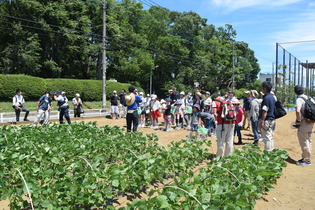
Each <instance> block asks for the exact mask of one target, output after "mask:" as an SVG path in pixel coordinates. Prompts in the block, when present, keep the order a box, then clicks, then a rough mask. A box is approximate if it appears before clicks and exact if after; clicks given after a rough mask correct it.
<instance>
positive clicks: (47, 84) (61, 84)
mask: <svg viewBox="0 0 315 210" xmlns="http://www.w3.org/2000/svg"><path fill="white" fill-rule="evenodd" d="M129 86H130V84H127V83H120V82H114V81H107V82H106V97H107V98H109V97H110V95H111V94H112V92H113V91H114V90H117V91H118V93H119V92H120V90H121V89H126V90H128V87H129ZM137 88H138V90H139V91H143V90H142V89H141V88H139V87H137ZM16 89H21V90H22V91H23V96H24V98H25V100H38V98H39V97H40V96H41V95H42V94H43V93H44V92H45V91H47V90H48V91H52V92H55V91H56V90H62V91H65V92H67V95H68V97H69V98H71V97H74V96H75V94H76V93H80V94H81V97H82V99H83V100H86V101H100V100H102V81H101V80H79V79H43V78H39V77H32V76H27V75H1V74H0V100H1V101H10V100H11V99H12V97H13V96H14V95H15V91H16Z"/></svg>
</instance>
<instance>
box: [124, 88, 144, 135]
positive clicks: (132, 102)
mask: <svg viewBox="0 0 315 210" xmlns="http://www.w3.org/2000/svg"><path fill="white" fill-rule="evenodd" d="M128 90H129V94H127V95H125V102H124V106H127V116H126V121H127V132H131V127H132V131H133V132H135V131H137V128H138V110H137V109H138V107H139V104H140V103H141V102H142V99H141V98H140V96H138V95H136V94H135V90H136V88H135V87H134V86H129V88H128Z"/></svg>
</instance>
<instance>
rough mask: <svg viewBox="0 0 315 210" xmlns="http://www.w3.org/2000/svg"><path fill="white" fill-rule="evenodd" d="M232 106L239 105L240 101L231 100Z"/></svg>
mask: <svg viewBox="0 0 315 210" xmlns="http://www.w3.org/2000/svg"><path fill="white" fill-rule="evenodd" d="M232 104H240V101H239V100H237V99H234V100H232Z"/></svg>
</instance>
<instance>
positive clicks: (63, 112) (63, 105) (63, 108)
mask: <svg viewBox="0 0 315 210" xmlns="http://www.w3.org/2000/svg"><path fill="white" fill-rule="evenodd" d="M60 93H61V94H60ZM54 98H55V100H56V101H58V106H59V109H58V111H59V123H60V124H63V117H65V118H66V120H67V122H68V124H71V120H70V116H69V105H68V98H67V97H66V92H61V91H60V90H57V91H56V95H55V96H54Z"/></svg>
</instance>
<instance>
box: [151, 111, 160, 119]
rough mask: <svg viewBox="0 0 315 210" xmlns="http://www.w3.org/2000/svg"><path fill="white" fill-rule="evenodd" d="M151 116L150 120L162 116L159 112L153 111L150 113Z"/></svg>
mask: <svg viewBox="0 0 315 210" xmlns="http://www.w3.org/2000/svg"><path fill="white" fill-rule="evenodd" d="M151 116H152V118H159V117H162V114H161V112H160V110H155V111H152V112H151Z"/></svg>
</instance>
